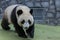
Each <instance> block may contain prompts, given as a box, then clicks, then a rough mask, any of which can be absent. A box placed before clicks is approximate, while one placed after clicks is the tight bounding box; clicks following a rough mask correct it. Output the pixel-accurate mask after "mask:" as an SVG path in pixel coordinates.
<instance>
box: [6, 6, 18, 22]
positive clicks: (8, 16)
mask: <svg viewBox="0 0 60 40" xmlns="http://www.w3.org/2000/svg"><path fill="white" fill-rule="evenodd" d="M16 6H18V5H11V6H8V7H7V8H6V9H5V16H6V17H7V19H8V22H9V23H11V13H12V10H13V9H14V8H15V7H16Z"/></svg>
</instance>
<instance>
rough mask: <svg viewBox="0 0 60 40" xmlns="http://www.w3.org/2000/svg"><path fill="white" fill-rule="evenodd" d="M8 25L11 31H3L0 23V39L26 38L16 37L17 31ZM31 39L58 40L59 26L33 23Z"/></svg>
mask: <svg viewBox="0 0 60 40" xmlns="http://www.w3.org/2000/svg"><path fill="white" fill-rule="evenodd" d="M0 24H1V22H0ZM9 26H10V27H11V30H12V31H11V30H10V31H5V30H3V29H2V28H1V25H0V40H27V39H24V38H21V37H18V35H17V33H15V32H14V28H13V25H9ZM32 40H60V26H49V25H41V24H35V36H34V38H33V39H32Z"/></svg>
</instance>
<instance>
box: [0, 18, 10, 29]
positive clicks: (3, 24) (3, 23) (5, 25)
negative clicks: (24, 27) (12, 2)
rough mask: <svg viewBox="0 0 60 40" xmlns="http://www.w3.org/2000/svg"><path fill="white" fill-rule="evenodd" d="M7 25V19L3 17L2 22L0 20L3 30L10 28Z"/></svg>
mask: <svg viewBox="0 0 60 40" xmlns="http://www.w3.org/2000/svg"><path fill="white" fill-rule="evenodd" d="M8 25H9V23H8V20H7V19H6V18H4V17H3V19H2V22H1V26H2V28H3V29H4V30H10V27H9V26H8Z"/></svg>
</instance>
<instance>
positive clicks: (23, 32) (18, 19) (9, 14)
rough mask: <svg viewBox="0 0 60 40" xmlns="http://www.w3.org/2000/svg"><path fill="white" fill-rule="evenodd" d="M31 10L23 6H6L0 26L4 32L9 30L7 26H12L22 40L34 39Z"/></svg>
mask: <svg viewBox="0 0 60 40" xmlns="http://www.w3.org/2000/svg"><path fill="white" fill-rule="evenodd" d="M32 13H33V10H32V9H30V8H29V7H27V6H25V5H11V6H8V7H7V8H6V9H5V11H4V14H3V18H2V22H1V26H2V28H3V29H4V30H10V27H9V24H13V26H14V28H15V31H16V32H17V34H18V36H20V37H23V38H28V37H30V38H33V37H34V18H33V15H32Z"/></svg>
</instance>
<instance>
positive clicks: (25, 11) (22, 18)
mask: <svg viewBox="0 0 60 40" xmlns="http://www.w3.org/2000/svg"><path fill="white" fill-rule="evenodd" d="M32 13H33V10H32V9H30V8H28V7H27V6H18V7H17V9H16V16H17V23H18V25H19V26H21V27H23V28H25V29H28V28H29V27H30V26H31V25H33V23H34V19H33V16H32Z"/></svg>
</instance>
